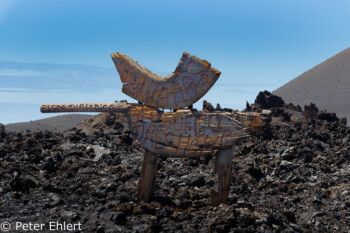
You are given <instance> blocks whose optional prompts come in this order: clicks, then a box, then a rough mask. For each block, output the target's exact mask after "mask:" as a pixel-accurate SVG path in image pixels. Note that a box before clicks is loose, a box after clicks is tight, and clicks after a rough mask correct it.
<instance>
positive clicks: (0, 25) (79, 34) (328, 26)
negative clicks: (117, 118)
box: [0, 0, 350, 123]
mask: <svg viewBox="0 0 350 233" xmlns="http://www.w3.org/2000/svg"><path fill="white" fill-rule="evenodd" d="M349 21H350V0H333V1H320V0H318V1H316V0H307V1H305V0H304V1H301V0H289V1H287V0H264V1H259V0H256V1H252V0H246V1H242V0H241V1H234V0H227V1H225V0H221V1H204V0H201V1H190V0H187V1H182V0H176V1H164V0H163V1H152V0H148V1H136V0H128V1H125V0H124V1H118V0H110V1H107V0H99V1H88V0H84V1H82V0H28V1H27V0H0V60H1V61H2V62H0V107H1V108H2V113H0V122H1V123H9V122H17V121H27V120H34V119H38V118H44V117H48V116H52V115H43V114H40V113H39V107H40V104H42V103H47V102H67V101H68V102H78V101H86V102H89V101H114V100H120V99H128V98H126V96H125V95H123V94H122V93H121V84H120V81H119V76H118V74H117V72H116V71H115V70H114V65H113V62H112V60H111V58H110V54H111V53H112V52H117V51H119V52H122V53H125V54H127V55H129V56H130V57H133V58H135V59H136V60H138V61H139V62H140V63H141V64H143V65H144V66H146V67H147V68H149V69H150V70H151V71H153V72H155V73H157V74H160V75H166V74H169V73H171V72H172V71H173V70H174V69H175V67H176V65H177V63H178V61H179V59H180V57H181V55H182V52H183V51H188V52H189V53H191V54H193V55H195V56H197V57H199V58H202V59H206V60H208V61H209V62H211V63H212V66H213V67H214V68H216V69H218V70H220V71H221V72H222V74H221V77H220V79H219V81H218V82H217V83H216V84H215V85H214V87H213V88H212V89H211V90H210V91H209V92H208V93H207V95H206V96H205V97H204V99H207V100H208V101H209V102H212V103H213V104H216V103H217V102H220V103H221V106H222V107H230V108H236V109H242V108H243V107H244V105H245V100H248V101H249V102H252V101H254V99H255V96H256V95H257V94H258V91H260V90H265V89H266V90H269V91H273V90H274V89H276V88H278V87H279V86H281V85H283V84H285V83H286V82H288V81H290V80H291V79H293V78H295V77H296V76H298V75H300V74H301V73H303V72H304V71H306V70H308V69H310V68H312V67H313V66H315V65H317V64H318V63H320V62H322V61H324V60H325V59H327V58H329V57H330V56H333V55H335V54H336V53H338V52H340V51H342V50H344V49H346V48H348V47H349V46H350V29H349ZM27 63H30V64H29V65H28V64H27ZM47 63H49V64H60V66H57V65H49V64H47ZM72 64H81V65H83V66H72ZM90 66H93V67H90ZM129 100H130V99H129ZM200 106H201V101H200V102H199V104H197V107H198V108H199V107H200ZM4 110H5V113H4Z"/></svg>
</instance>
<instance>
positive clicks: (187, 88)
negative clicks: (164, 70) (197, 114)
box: [111, 52, 221, 109]
mask: <svg viewBox="0 0 350 233" xmlns="http://www.w3.org/2000/svg"><path fill="white" fill-rule="evenodd" d="M111 56H112V59H113V62H114V64H115V67H116V68H117V70H118V72H119V75H120V80H121V81H122V83H124V85H123V90H122V91H123V92H124V93H125V94H127V95H128V96H130V97H132V98H134V99H136V100H138V101H139V102H141V103H144V104H145V105H147V106H151V107H155V108H162V109H179V108H183V107H187V106H190V105H192V104H193V103H195V102H197V101H198V100H199V99H200V98H202V96H204V95H205V93H207V92H208V91H209V89H210V88H211V87H212V86H213V85H214V83H215V82H216V80H218V78H219V76H220V74H221V72H220V71H218V70H216V69H214V68H212V67H211V64H210V63H209V62H207V61H205V60H201V59H199V58H197V57H195V56H192V55H190V54H188V53H187V52H184V53H183V55H182V58H181V60H180V62H179V64H178V65H177V67H176V69H175V71H174V72H173V73H172V74H170V75H168V76H165V77H162V76H159V75H156V74H153V73H152V72H151V71H149V70H148V69H146V68H145V67H143V66H142V65H140V64H139V63H138V62H137V61H135V60H134V59H132V58H130V57H128V56H126V55H124V54H121V53H114V54H112V55H111Z"/></svg>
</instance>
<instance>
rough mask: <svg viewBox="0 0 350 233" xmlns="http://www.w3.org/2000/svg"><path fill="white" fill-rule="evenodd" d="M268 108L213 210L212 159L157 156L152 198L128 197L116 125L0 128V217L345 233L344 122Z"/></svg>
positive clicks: (349, 202)
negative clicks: (267, 123)
mask: <svg viewBox="0 0 350 233" xmlns="http://www.w3.org/2000/svg"><path fill="white" fill-rule="evenodd" d="M276 109H277V108H275V109H272V110H273V113H274V114H275V120H274V121H273V122H274V123H273V124H272V126H271V127H270V128H269V129H266V130H265V131H263V132H259V133H256V134H254V135H253V136H252V137H251V138H250V139H249V140H246V141H243V142H241V144H240V145H237V147H236V149H235V155H234V163H233V173H232V185H231V191H230V196H229V203H228V204H227V205H220V206H218V207H216V208H214V207H212V206H211V202H210V192H211V190H212V189H213V188H214V189H215V185H216V176H215V173H214V161H215V160H214V158H210V157H205V158H199V159H190V160H189V159H169V158H168V159H166V158H161V159H160V161H159V163H158V173H157V184H156V192H155V198H154V201H153V202H151V203H137V201H136V196H137V189H138V179H139V175H140V166H141V162H142V149H141V148H140V146H139V144H138V143H137V142H136V141H134V139H133V137H132V136H131V135H130V134H129V132H128V131H125V128H124V129H123V127H122V126H121V124H120V123H117V122H116V123H115V124H114V125H113V123H111V122H108V125H109V126H110V127H112V128H113V127H114V126H115V127H114V128H115V129H116V130H114V132H112V131H109V133H108V134H107V133H104V131H103V130H95V131H94V132H92V133H91V134H86V133H84V132H82V130H77V129H72V130H70V131H66V132H65V133H63V134H62V133H52V132H48V131H45V132H35V133H32V132H26V133H15V132H8V131H5V130H4V129H3V128H1V127H0V163H1V169H0V200H1V204H0V222H3V221H8V222H10V223H12V224H15V222H23V223H29V222H32V223H45V224H46V225H47V223H49V222H50V221H58V222H63V221H66V222H67V223H79V222H80V223H81V224H82V230H81V231H73V232H99V233H100V232H101V233H102V232H118V231H120V232H350V228H349V226H350V155H349V152H350V128H347V127H346V126H345V125H346V123H344V121H340V120H339V119H337V118H334V117H332V116H333V115H331V114H322V113H321V114H320V113H318V119H317V120H303V121H299V120H293V119H294V118H293V116H292V117H286V116H288V113H286V112H287V111H286V110H285V109H283V108H279V110H278V111H277V110H276ZM290 119H292V120H290ZM13 232H16V231H13ZM17 232H19V231H17ZM42 232H48V231H47V229H46V230H44V231H42ZM61 232H62V231H61ZM66 232H68V231H66ZM71 232H72V231H71Z"/></svg>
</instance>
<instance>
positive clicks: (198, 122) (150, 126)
mask: <svg viewBox="0 0 350 233" xmlns="http://www.w3.org/2000/svg"><path fill="white" fill-rule="evenodd" d="M41 111H42V112H74V111H78V112H81V111H85V112H96V111H99V112H125V113H126V115H127V118H128V119H129V127H130V130H131V131H132V132H133V133H134V134H135V135H136V139H137V140H138V141H139V142H140V143H141V145H142V146H143V147H144V148H146V149H147V150H149V151H151V152H153V153H157V154H160V155H163V156H168V157H186V158H189V157H198V156H201V155H207V154H214V153H216V152H217V151H218V150H220V149H223V148H230V147H232V146H233V145H234V144H235V143H236V142H237V141H239V140H241V139H244V138H247V137H249V133H250V131H251V130H254V129H258V128H261V127H264V126H265V125H267V124H268V123H269V119H270V116H269V114H259V113H240V112H238V111H233V112H214V113H205V112H202V111H193V110H178V111H176V112H162V111H159V110H158V109H156V108H151V107H147V106H144V105H139V104H127V103H125V102H118V103H88V104H81V103H77V104H46V105H42V106H41Z"/></svg>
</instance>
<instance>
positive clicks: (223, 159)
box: [211, 147, 233, 206]
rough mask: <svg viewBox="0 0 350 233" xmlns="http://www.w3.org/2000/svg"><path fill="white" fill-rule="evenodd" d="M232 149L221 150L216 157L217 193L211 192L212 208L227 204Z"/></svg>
mask: <svg viewBox="0 0 350 233" xmlns="http://www.w3.org/2000/svg"><path fill="white" fill-rule="evenodd" d="M232 154H233V147H231V148H228V149H222V150H220V151H219V153H218V155H217V156H216V164H215V171H216V172H217V174H218V192H215V191H214V190H213V191H212V192H211V199H212V204H213V206H218V205H220V204H221V203H227V200H228V194H229V191H230V184H231V175H232Z"/></svg>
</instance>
